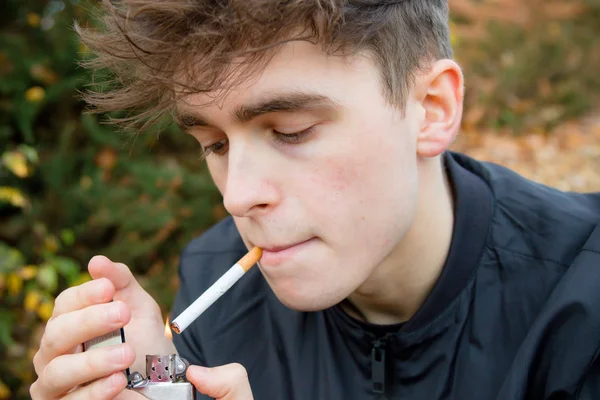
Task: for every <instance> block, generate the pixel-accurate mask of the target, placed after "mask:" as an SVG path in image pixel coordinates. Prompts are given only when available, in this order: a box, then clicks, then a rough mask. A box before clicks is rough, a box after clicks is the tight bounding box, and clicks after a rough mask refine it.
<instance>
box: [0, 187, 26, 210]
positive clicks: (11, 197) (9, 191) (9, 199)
mask: <svg viewBox="0 0 600 400" xmlns="http://www.w3.org/2000/svg"><path fill="white" fill-rule="evenodd" d="M0 201H3V202H5V203H9V204H12V205H13V206H15V207H21V208H24V207H27V206H28V205H29V202H28V201H27V199H26V198H25V196H24V195H23V193H21V191H20V190H19V189H17V188H13V187H8V186H0Z"/></svg>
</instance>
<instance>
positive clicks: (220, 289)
mask: <svg viewBox="0 0 600 400" xmlns="http://www.w3.org/2000/svg"><path fill="white" fill-rule="evenodd" d="M261 256H262V249H261V248H259V247H254V248H253V249H252V250H250V251H249V252H248V253H247V254H246V255H245V256H244V257H242V258H241V259H240V260H239V261H238V262H236V263H235V264H233V266H232V267H231V268H229V270H228V271H227V272H225V274H223V276H222V277H220V278H219V279H218V280H217V281H216V282H215V283H213V285H212V286H211V287H209V288H208V289H207V290H206V291H205V292H204V293H202V294H201V295H200V297H198V298H197V299H196V301H194V302H193V303H192V304H190V305H189V306H188V308H186V309H185V310H184V311H183V312H182V313H181V314H179V316H178V317H177V318H175V319H174V320H173V322H172V323H171V329H173V331H174V332H175V333H181V332H183V331H184V330H185V329H186V328H187V327H188V326H190V325H191V323H192V322H194V321H195V320H196V318H198V317H199V316H200V314H202V313H203V312H204V311H206V309H207V308H208V307H210V306H211V305H212V304H213V303H214V302H215V301H217V300H218V299H219V297H221V296H222V295H223V293H225V292H226V291H228V290H229V289H230V288H231V287H232V286H233V284H234V283H236V282H237V281H238V280H239V279H240V278H241V277H242V276H244V274H245V273H246V272H247V271H248V270H249V269H250V268H252V266H253V265H254V264H256V263H257V262H258V260H260V257H261Z"/></svg>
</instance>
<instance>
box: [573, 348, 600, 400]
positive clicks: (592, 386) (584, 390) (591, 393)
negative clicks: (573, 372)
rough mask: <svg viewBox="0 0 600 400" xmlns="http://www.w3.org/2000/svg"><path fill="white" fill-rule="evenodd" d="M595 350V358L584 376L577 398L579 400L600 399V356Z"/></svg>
mask: <svg viewBox="0 0 600 400" xmlns="http://www.w3.org/2000/svg"><path fill="white" fill-rule="evenodd" d="M598 352H600V349H598V351H597V352H596V359H595V360H594V362H593V363H592V365H591V366H590V369H589V371H588V372H587V374H586V375H585V376H584V378H583V381H582V384H581V387H580V388H579V391H578V392H579V393H578V396H577V399H579V400H594V399H600V357H598Z"/></svg>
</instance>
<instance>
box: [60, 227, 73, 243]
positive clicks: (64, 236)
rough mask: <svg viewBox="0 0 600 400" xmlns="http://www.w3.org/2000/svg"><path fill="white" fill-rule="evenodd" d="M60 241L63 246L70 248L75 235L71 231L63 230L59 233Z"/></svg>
mask: <svg viewBox="0 0 600 400" xmlns="http://www.w3.org/2000/svg"><path fill="white" fill-rule="evenodd" d="M60 240H62V242H63V244H64V245H65V246H72V245H73V243H75V233H74V232H73V231H72V230H71V229H63V230H61V231H60Z"/></svg>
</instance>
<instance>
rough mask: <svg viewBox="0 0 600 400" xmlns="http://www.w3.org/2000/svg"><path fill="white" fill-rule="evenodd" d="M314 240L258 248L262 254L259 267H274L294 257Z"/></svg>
mask: <svg viewBox="0 0 600 400" xmlns="http://www.w3.org/2000/svg"><path fill="white" fill-rule="evenodd" d="M315 239H316V238H310V239H307V240H304V241H301V242H296V243H293V244H285V245H265V246H260V245H257V246H258V247H260V248H262V250H263V253H262V257H261V259H260V261H259V264H260V265H261V266H274V265H278V264H281V263H282V262H284V261H286V260H289V259H290V258H292V257H294V256H295V255H296V254H298V253H299V252H300V251H302V250H303V249H304V248H305V247H307V246H308V245H309V244H310V243H312V242H313V241H314V240H315Z"/></svg>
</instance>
